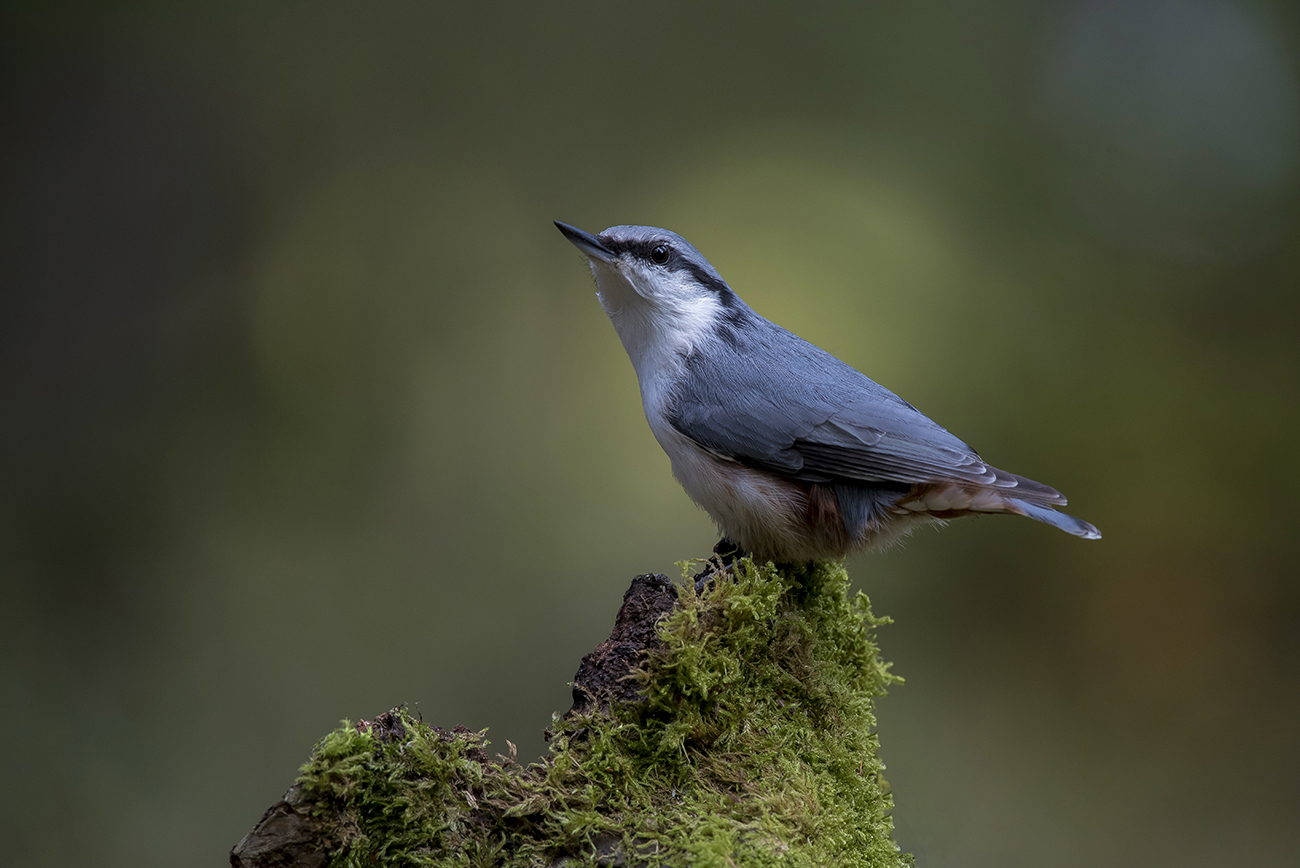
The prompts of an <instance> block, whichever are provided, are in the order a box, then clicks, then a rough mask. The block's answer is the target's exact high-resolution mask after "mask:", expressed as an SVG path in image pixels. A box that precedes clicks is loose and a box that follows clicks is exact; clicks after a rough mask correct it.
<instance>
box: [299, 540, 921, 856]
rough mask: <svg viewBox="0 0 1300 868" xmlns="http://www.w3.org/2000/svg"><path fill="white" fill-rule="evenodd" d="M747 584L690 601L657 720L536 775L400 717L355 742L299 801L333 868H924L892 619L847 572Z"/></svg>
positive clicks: (337, 752)
mask: <svg viewBox="0 0 1300 868" xmlns="http://www.w3.org/2000/svg"><path fill="white" fill-rule="evenodd" d="M732 571H733V573H734V574H735V581H734V582H733V581H721V582H717V583H715V584H714V585H713V586H711V587H710V588H709V589H708V590H706V591H705V592H703V593H701V594H697V593H696V592H695V591H694V588H693V586H691V585H690V584H687V585H684V586H682V587H681V588H679V600H678V604H677V606H676V608H675V609H674V610H673V611H672V612H671V613H670V614H669V615H668V616H666V617H665V618H664V619H663V620H662V621H661V622H660V624H659V635H660V637H661V639H662V640H663V644H662V647H661V648H660V649H659V650H657V651H655V652H654V653H652V654H651V655H650V656H649V658H648V659H647V660H646V661H645V662H644V665H643V666H642V668H641V669H640V670H639V671H638V672H637V673H636V675H635V677H636V678H638V679H639V680H640V683H641V685H642V688H643V691H644V694H645V699H644V701H640V702H632V703H615V704H614V705H613V706H612V707H611V708H610V709H609V711H608V713H601V712H599V711H593V712H591V713H590V714H587V715H584V716H576V717H571V718H568V719H559V718H557V719H556V721H555V724H554V729H555V732H554V736H553V738H552V740H551V751H550V755H549V756H548V757H547V758H546V759H545V760H544V761H542V762H540V763H536V764H533V765H529V766H520V765H518V764H516V763H515V762H514V761H513V759H511V758H507V757H498V758H497V759H495V760H490V759H489V758H488V757H487V754H486V752H485V751H484V750H483V747H484V746H485V745H486V744H487V742H486V741H484V739H483V733H475V732H470V731H467V730H461V731H457V732H451V733H448V732H444V731H441V730H438V729H436V728H434V727H430V726H427V725H425V724H423V723H420V722H418V721H416V720H414V719H412V717H411V716H410V715H409V714H407V713H406V712H404V711H398V712H396V713H395V715H394V717H393V718H390V719H389V720H388V722H387V723H386V724H385V726H384V727H380V726H377V725H376V726H369V727H365V726H363V727H354V726H352V725H350V724H347V723H346V722H345V723H344V725H343V727H342V728H341V729H339V730H338V731H336V732H334V733H331V734H330V735H329V736H327V737H326V738H325V739H324V740H323V741H322V742H321V743H320V744H319V745H317V747H316V750H315V753H314V754H313V756H312V758H311V760H310V761H309V762H308V763H307V764H306V765H305V766H303V769H302V777H301V778H300V781H299V783H300V784H301V786H302V788H303V790H304V792H305V793H306V795H307V796H308V797H309V799H310V800H311V801H312V802H313V803H314V804H315V806H316V808H315V811H316V813H317V814H318V815H319V816H321V817H322V818H326V819H328V820H329V825H330V826H331V828H334V829H336V830H337V833H336V836H337V840H336V841H335V842H334V849H333V857H332V861H331V863H330V864H331V865H334V866H353V865H355V866H362V865H375V864H384V865H435V866H453V865H455V866H489V865H518V866H546V865H553V864H565V865H573V866H579V865H601V864H612V862H611V860H612V859H613V858H614V857H612V856H611V855H610V854H611V853H614V852H620V853H622V854H624V858H626V859H627V860H628V864H647V865H691V866H719V868H722V866H728V868H730V866H766V865H784V866H819V868H820V866H827V865H836V866H899V865H910V864H911V857H910V856H907V855H905V854H900V853H899V852H898V848H897V847H896V846H895V844H894V842H893V838H892V834H891V833H892V830H893V824H892V822H891V821H890V817H889V813H890V810H891V808H892V803H891V800H890V797H889V795H888V791H887V787H886V785H885V783H884V781H883V779H882V778H881V771H882V770H883V768H884V766H883V765H881V763H880V761H879V759H878V758H877V749H878V747H879V742H878V740H877V736H876V734H875V732H874V728H875V716H874V713H873V701H874V698H875V697H876V696H879V695H881V694H883V693H884V692H885V688H886V686H887V685H888V684H890V683H891V682H893V681H897V680H898V679H897V678H896V677H895V676H893V675H891V674H890V673H889V671H888V664H885V663H883V662H881V660H880V658H879V656H878V649H877V647H876V644H875V641H874V628H875V627H876V626H877V625H879V624H881V623H885V621H886V619H878V618H875V617H874V616H873V615H872V614H871V610H870V607H869V604H868V602H867V598H866V597H865V596H863V595H862V594H858V595H856V596H853V597H851V596H850V595H849V593H848V576H847V574H846V573H845V572H844V569H843V568H842V567H840V566H838V565H817V566H810V567H808V568H802V569H794V570H786V571H781V570H778V569H777V568H775V567H773V566H772V565H770V564H769V565H767V566H765V567H755V566H754V565H753V564H752V563H750V562H749V561H741V562H739V563H738V564H737V565H736V566H735V567H733V568H732ZM376 723H378V722H376ZM602 854H603V855H602ZM619 864H622V863H619Z"/></svg>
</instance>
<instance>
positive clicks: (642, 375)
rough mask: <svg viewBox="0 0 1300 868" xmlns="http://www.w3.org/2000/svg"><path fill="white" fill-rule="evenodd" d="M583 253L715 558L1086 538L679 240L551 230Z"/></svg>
mask: <svg viewBox="0 0 1300 868" xmlns="http://www.w3.org/2000/svg"><path fill="white" fill-rule="evenodd" d="M555 225H556V227H557V228H558V229H559V230H560V232H561V233H563V234H564V236H565V237H566V238H567V239H568V240H569V241H570V242H572V243H573V244H574V246H576V247H577V248H578V250H579V251H581V252H582V253H583V254H584V255H585V256H586V257H587V260H588V262H589V264H590V267H591V273H592V275H593V276H594V278H595V281H596V295H597V298H598V300H599V302H600V306H601V308H602V309H603V310H604V312H605V314H606V315H607V316H608V317H609V319H610V321H611V322H612V323H613V325H614V330H615V331H616V332H617V333H618V336H619V338H620V340H621V341H622V343H623V347H624V349H625V350H626V351H627V355H628V357H629V358H630V359H631V361H632V367H633V368H634V369H635V370H636V376H637V382H638V384H639V385H640V388H641V403H642V407H643V408H644V410H645V417H646V421H647V422H648V423H649V425H650V430H651V432H653V434H654V436H655V439H656V440H658V442H659V445H660V446H661V447H662V448H663V450H664V452H665V453H667V455H668V458H669V460H670V461H671V463H672V470H673V475H674V476H675V477H676V478H677V480H678V482H680V483H681V485H682V487H683V488H684V489H685V490H686V493H687V494H688V495H689V496H690V497H691V499H692V500H693V501H695V503H696V504H698V505H699V506H700V507H702V508H703V509H704V510H705V511H706V512H707V513H708V514H709V515H710V516H711V517H712V518H713V521H714V522H715V523H716V524H717V526H718V530H719V532H720V533H721V534H722V537H723V539H722V541H721V542H720V543H719V545H718V548H717V549H715V551H722V550H724V549H729V550H732V551H739V552H742V553H748V554H749V555H751V556H753V557H754V559H755V560H758V561H760V562H762V561H768V560H770V561H774V562H777V563H804V562H809V561H839V560H843V559H844V558H846V557H848V556H849V555H852V554H856V553H858V552H860V551H863V550H879V549H882V548H886V547H888V546H890V545H891V544H893V543H896V542H898V541H899V540H901V539H902V538H903V537H905V536H907V535H908V534H909V533H911V532H912V531H913V530H915V529H916V528H918V527H920V526H922V525H927V524H935V523H940V524H941V523H944V522H946V521H947V520H948V519H954V518H960V517H963V516H969V515H978V514H983V513H995V514H996V513H1002V514H1010V515H1021V516H1025V517H1026V518H1032V519H1035V520H1037V521H1040V522H1043V523H1044V524H1049V525H1051V526H1052V527H1055V528H1059V529H1060V530H1063V531H1065V532H1066V533H1069V534H1073V535H1075V536H1077V537H1082V538H1084V539H1100V538H1101V534H1100V533H1099V532H1098V530H1097V529H1096V528H1095V527H1093V526H1092V525H1091V524H1089V523H1087V522H1086V521H1082V520H1081V519H1078V518H1075V517H1074V516H1071V515H1068V514H1066V513H1063V512H1060V511H1058V510H1057V509H1056V507H1059V506H1064V505H1065V503H1066V500H1065V497H1063V496H1062V495H1061V493H1060V492H1059V491H1057V490H1056V489H1054V488H1051V487H1049V486H1047V485H1044V484H1042V483H1040V482H1035V481H1033V480H1031V479H1027V478H1025V477H1023V476H1017V475H1016V474H1014V473H1008V472H1006V471H1004V470H999V469H998V468H996V467H993V466H991V465H989V464H987V463H986V462H985V461H984V460H983V459H982V458H980V456H979V455H978V454H977V453H976V452H975V450H974V449H972V448H971V447H970V446H968V445H967V444H966V443H965V442H963V441H962V440H959V439H958V438H957V437H955V436H954V435H952V434H950V433H949V432H948V431H947V430H946V429H944V428H943V427H941V426H940V425H938V424H937V423H935V422H934V421H932V420H931V419H930V418H929V417H928V416H926V415H925V414H923V413H922V412H921V411H919V410H917V409H916V408H915V407H913V406H912V405H911V404H909V403H907V402H906V401H904V400H903V399H902V398H900V397H898V396H897V395H895V394H894V393H893V392H891V391H889V390H888V389H886V388H885V387H884V386H881V385H880V384H878V383H876V382H875V381H874V380H872V379H870V378H869V377H867V376H866V375H865V374H863V373H861V372H860V371H858V370H856V369H855V368H853V367H852V366H850V365H849V364H847V363H845V362H843V361H841V360H840V359H838V358H836V357H835V356H833V355H831V354H830V353H828V352H826V351H825V350H823V349H821V348H820V347H817V346H815V345H814V344H812V343H809V342H808V341H805V340H804V339H803V338H800V337H798V336H797V335H794V334H792V333H791V332H789V331H786V330H785V329H783V328H781V327H780V326H779V325H777V324H775V323H773V322H771V321H770V320H768V319H766V318H764V317H762V316H760V315H759V314H758V313H756V312H755V311H754V310H753V309H752V308H751V307H749V305H747V304H745V302H744V301H742V300H741V298H740V296H738V295H737V294H736V293H735V292H734V291H733V290H732V289H731V287H730V286H728V285H727V283H726V281H724V280H723V279H722V276H721V275H720V274H718V272H717V270H716V269H715V268H714V267H713V266H712V265H710V264H709V261H708V260H707V259H705V258H704V256H703V255H701V254H700V252H699V251H698V250H696V249H695V248H694V247H692V246H691V245H690V243H688V242H687V241H686V239H684V238H682V237H681V236H680V235H678V234H676V233H674V232H670V231H668V230H666V229H659V228H656V227H653V226H611V227H610V228H608V229H606V230H605V231H603V232H601V233H599V234H592V233H589V232H585V231H583V230H581V229H578V228H577V227H574V226H570V225H568V224H566V223H561V222H560V221H558V220H557V221H555Z"/></svg>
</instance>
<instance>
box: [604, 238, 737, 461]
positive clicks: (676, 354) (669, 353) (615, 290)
mask: <svg viewBox="0 0 1300 868" xmlns="http://www.w3.org/2000/svg"><path fill="white" fill-rule="evenodd" d="M591 271H592V274H593V275H595V278H596V296H597V298H599V299H600V306H601V308H602V309H603V310H604V311H605V315H606V316H608V317H609V319H610V321H611V322H612V323H613V324H614V330H615V331H616V332H618V336H619V339H620V340H622V341H623V348H624V349H625V350H627V355H628V358H630V359H631V360H632V367H633V368H635V369H636V376H637V381H638V382H639V383H640V384H641V403H642V405H643V406H644V407H645V413H646V418H647V419H648V420H649V421H650V427H651V428H652V429H655V434H656V436H657V435H658V434H659V433H660V432H659V431H658V425H659V417H660V416H661V414H662V410H663V403H664V401H665V400H666V399H667V396H668V391H669V389H670V388H671V386H672V384H673V383H674V382H675V381H676V380H677V378H678V377H679V376H680V375H681V373H682V370H683V365H684V364H685V361H686V357H687V356H688V355H690V353H691V351H692V350H693V349H695V347H697V346H699V344H700V343H702V342H703V341H705V340H707V339H708V338H709V336H710V335H711V334H712V332H713V327H714V324H715V323H716V322H717V320H718V318H719V317H720V316H721V315H722V305H721V304H720V303H719V302H718V299H717V296H716V295H714V294H713V293H712V292H708V291H702V290H701V288H700V287H699V286H698V285H697V284H695V283H694V281H692V280H691V278H690V276H689V275H687V274H682V273H668V274H665V273H664V272H661V271H658V270H654V271H651V270H647V269H641V268H639V267H637V266H636V265H635V264H632V265H628V264H627V263H626V262H623V261H620V262H614V263H605V262H601V261H599V260H594V259H593V260H592V262H591Z"/></svg>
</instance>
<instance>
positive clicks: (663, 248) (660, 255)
mask: <svg viewBox="0 0 1300 868" xmlns="http://www.w3.org/2000/svg"><path fill="white" fill-rule="evenodd" d="M669 253H670V251H669V250H668V245H667V244H656V245H655V246H654V247H651V248H650V261H651V262H653V263H654V264H655V265H663V264H664V263H665V262H667V261H668V254H669Z"/></svg>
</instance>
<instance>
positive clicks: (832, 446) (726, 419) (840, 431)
mask: <svg viewBox="0 0 1300 868" xmlns="http://www.w3.org/2000/svg"><path fill="white" fill-rule="evenodd" d="M764 324H765V325H766V326H768V329H765V330H763V331H760V332H758V333H757V334H750V335H748V336H747V337H748V341H747V342H746V343H745V344H740V345H737V346H731V345H726V346H725V347H723V346H714V347H711V348H710V352H709V353H708V354H707V355H702V354H696V355H693V356H691V357H690V359H688V361H687V371H688V375H687V377H686V378H685V379H684V380H683V381H682V382H681V383H680V384H679V387H678V388H677V390H676V391H675V393H674V396H673V405H672V409H671V412H670V415H669V420H670V422H671V423H672V424H673V426H674V427H675V428H676V429H677V430H678V431H680V432H682V433H683V434H685V435H686V436H687V437H689V438H690V439H691V440H693V441H695V442H696V443H698V444H699V445H700V446H702V447H704V448H705V449H707V450H709V451H710V452H712V453H714V454H715V455H718V456H719V457H721V458H724V459H727V460H732V461H737V462H740V463H743V464H746V465H749V466H753V467H758V468H761V469H765V470H769V471H771V472H774V473H778V474H781V475H784V476H788V477H792V478H794V479H799V480H803V481H808V482H837V481H853V482H859V483H867V484H871V483H876V484H890V485H897V484H907V485H917V484H926V483H936V482H957V483H967V484H972V485H978V486H988V487H992V488H1005V489H1013V488H1014V489H1017V490H1016V492H1015V494H1014V496H1015V497H1017V498H1024V499H1027V500H1032V501H1035V502H1040V503H1045V504H1054V505H1060V504H1064V503H1065V498H1064V497H1062V496H1061V494H1060V493H1059V492H1057V491H1056V490H1055V489H1052V488H1050V487H1048V486H1046V485H1042V484H1041V483H1037V482H1033V481H1032V480H1028V479H1025V478H1023V477H1019V476H1015V475H1013V474H1010V473H1007V472H1005V471H1002V470H998V469H996V468H994V467H991V466H989V465H988V464H986V463H985V462H984V461H983V460H981V459H980V457H979V455H977V454H976V453H975V451H974V450H973V449H971V448H970V447H969V446H968V445H966V444H965V443H964V442H962V441H961V440H959V439H958V438H956V437H954V436H953V435H952V434H950V433H949V432H948V431H947V430H945V429H944V428H942V427H940V426H939V425H937V424H936V423H935V422H933V421H932V420H931V419H930V418H929V417H927V416H926V415H925V414H923V413H921V412H920V411H919V410H917V409H916V408H915V407H913V406H912V405H911V404H908V403H907V402H906V401H904V400H903V399H901V398H899V397H898V396H897V395H895V394H894V393H893V392H891V391H889V390H888V389H886V388H885V387H883V386H881V385H879V384H878V383H876V382H874V381H873V380H871V379H869V378H868V377H867V376H865V375H864V374H862V373H861V372H859V371H857V370H855V369H854V368H852V367H850V366H849V365H847V364H845V363H844V362H841V361H840V360H839V359H837V358H835V357H834V356H832V355H830V354H829V353H827V352H826V351H825V350H822V349H820V348H818V347H816V346H814V345H812V344H810V343H808V342H806V341H804V340H803V339H801V338H799V337H797V336H795V335H793V334H790V333H789V332H787V331H785V330H784V329H781V328H780V327H778V326H775V325H772V324H771V323H767V322H766V321H764ZM715 350H716V351H715ZM755 359H764V360H775V361H776V362H777V363H776V364H768V365H763V364H754V360H755Z"/></svg>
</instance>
